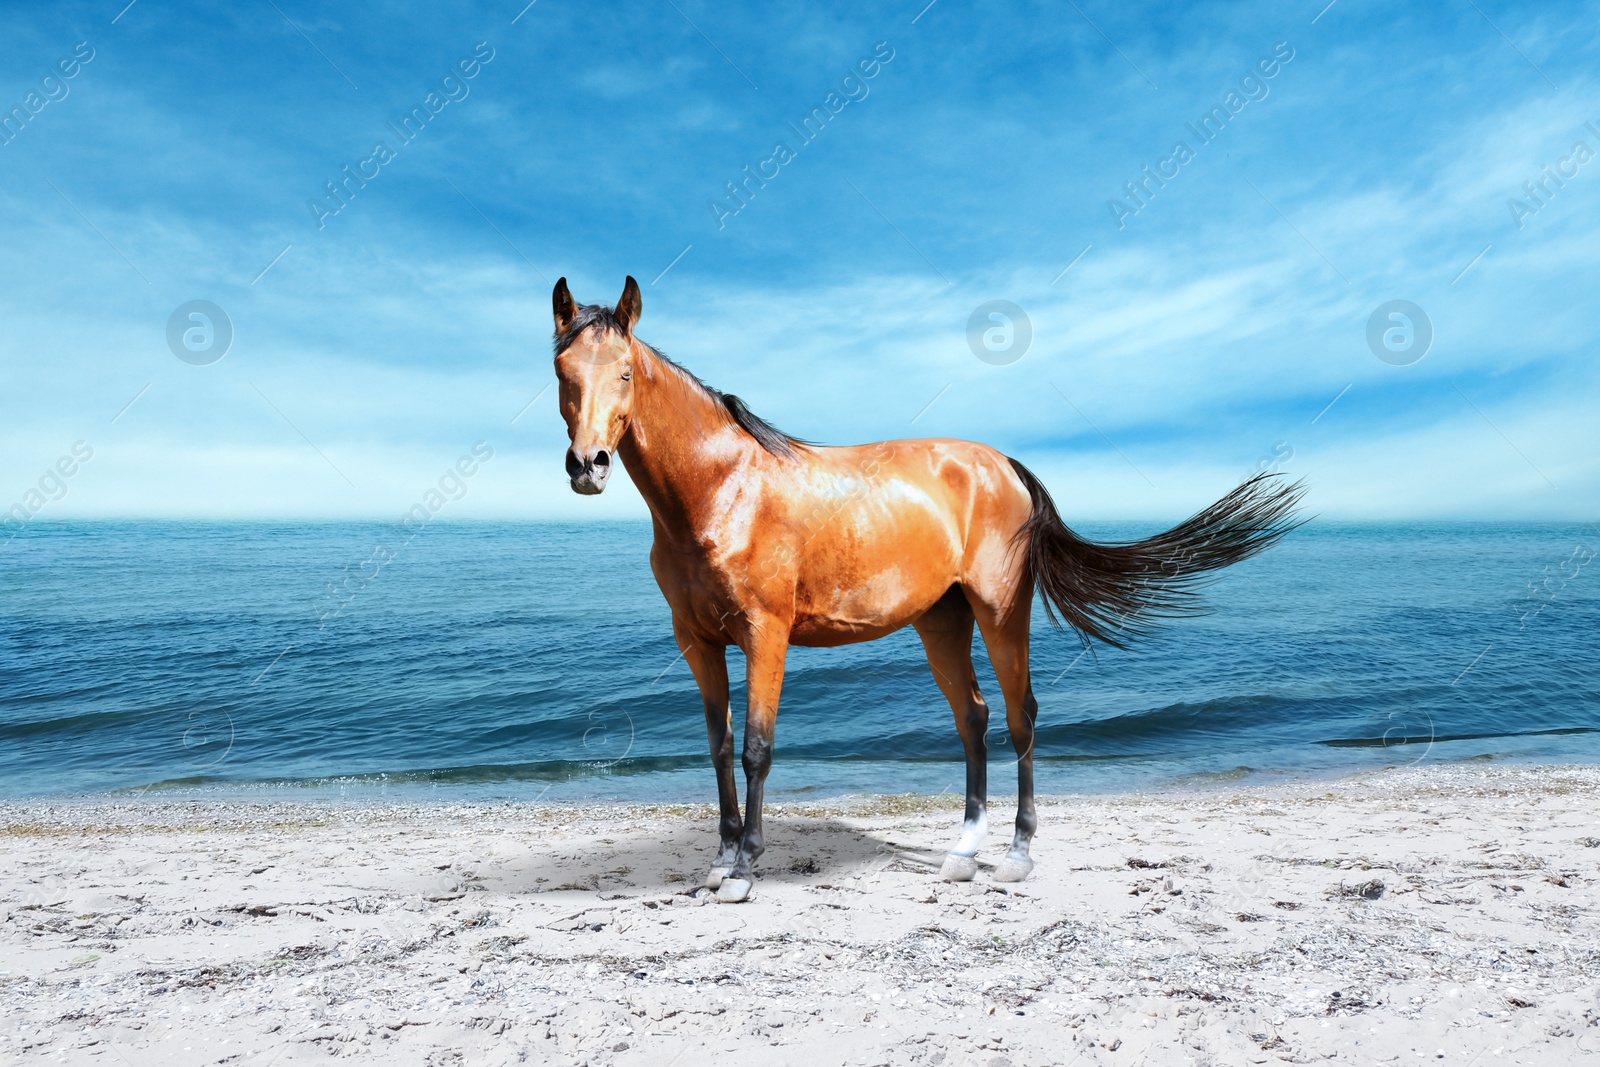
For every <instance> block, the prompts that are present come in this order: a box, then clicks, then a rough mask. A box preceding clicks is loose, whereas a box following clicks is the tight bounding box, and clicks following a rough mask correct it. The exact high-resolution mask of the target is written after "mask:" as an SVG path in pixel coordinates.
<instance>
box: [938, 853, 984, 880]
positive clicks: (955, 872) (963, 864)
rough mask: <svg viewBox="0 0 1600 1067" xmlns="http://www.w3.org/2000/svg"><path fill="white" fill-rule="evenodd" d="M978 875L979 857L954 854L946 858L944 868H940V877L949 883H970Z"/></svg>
mask: <svg viewBox="0 0 1600 1067" xmlns="http://www.w3.org/2000/svg"><path fill="white" fill-rule="evenodd" d="M977 874H978V860H977V857H975V856H958V855H956V854H955V853H954V852H952V853H950V854H949V855H948V856H946V857H945V858H944V866H943V867H940V868H939V877H940V878H943V879H944V880H945V881H947V882H970V881H972V879H973V878H974V877H976V876H977Z"/></svg>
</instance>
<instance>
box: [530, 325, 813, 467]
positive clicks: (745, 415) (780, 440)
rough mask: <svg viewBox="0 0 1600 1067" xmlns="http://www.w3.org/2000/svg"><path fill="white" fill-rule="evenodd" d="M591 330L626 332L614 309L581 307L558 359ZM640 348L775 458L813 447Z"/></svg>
mask: <svg viewBox="0 0 1600 1067" xmlns="http://www.w3.org/2000/svg"><path fill="white" fill-rule="evenodd" d="M591 326H597V327H599V328H600V330H601V331H602V332H606V331H609V332H613V333H619V334H620V333H622V332H623V330H622V327H621V325H620V324H619V323H618V322H617V317H616V312H615V311H614V310H613V309H611V308H608V307H605V306H604V305H602V304H579V305H578V307H577V309H576V312H575V313H574V314H573V316H572V321H571V322H570V323H568V324H567V328H566V329H565V330H560V331H558V332H557V333H556V355H558V356H559V355H560V354H561V353H563V352H565V351H566V350H567V349H568V348H569V347H571V345H572V343H573V342H574V341H576V340H577V339H578V337H579V336H580V335H581V334H582V333H583V331H584V330H587V329H588V328H589V327H591ZM635 340H637V338H635ZM639 344H640V345H642V346H643V347H644V348H645V349H647V350H648V351H649V352H650V354H651V355H653V356H655V357H656V358H657V359H659V360H660V361H661V362H662V363H665V364H666V365H667V366H669V367H671V368H672V369H673V370H675V371H677V372H678V373H679V374H681V375H682V376H683V379H684V381H685V382H686V383H687V384H690V385H692V386H693V387H694V388H696V389H698V390H700V392H701V393H703V394H705V395H706V396H707V397H709V398H710V399H711V400H714V401H715V402H716V403H717V404H718V405H719V406H720V407H721V408H722V410H723V411H724V412H726V413H727V415H728V417H729V418H730V419H732V420H733V422H734V424H735V425H737V426H738V427H739V429H741V430H743V431H744V432H745V433H747V434H749V435H750V436H751V437H754V438H755V439H756V443H757V444H759V445H760V446H761V447H762V448H764V449H766V450H767V451H768V452H770V453H772V454H773V455H774V456H782V457H784V458H786V459H792V458H794V456H795V455H796V453H797V452H798V451H799V450H800V449H803V448H810V447H812V443H811V442H810V441H802V440H801V439H800V438H798V437H791V436H789V435H788V434H786V433H784V432H783V431H782V430H780V429H778V428H777V427H776V426H774V425H772V423H770V422H768V421H767V420H766V419H763V418H762V417H761V416H760V415H757V414H756V413H755V412H753V411H751V410H750V409H749V408H747V407H745V404H744V401H743V400H740V399H739V398H738V397H736V396H734V395H733V394H732V393H724V392H723V391H722V390H720V389H714V388H712V387H711V386H709V385H707V384H706V383H705V382H703V381H701V380H700V379H699V378H697V377H695V374H694V372H693V371H691V370H689V368H687V367H685V366H684V365H683V364H681V363H678V362H676V361H674V360H672V359H669V358H667V356H666V355H664V354H663V353H662V352H661V351H660V350H659V349H656V348H652V347H651V346H650V345H647V344H645V343H644V342H643V341H640V342H639Z"/></svg>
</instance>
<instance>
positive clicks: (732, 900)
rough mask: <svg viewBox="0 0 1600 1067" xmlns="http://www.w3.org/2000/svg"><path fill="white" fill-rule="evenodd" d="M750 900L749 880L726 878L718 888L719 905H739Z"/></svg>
mask: <svg viewBox="0 0 1600 1067" xmlns="http://www.w3.org/2000/svg"><path fill="white" fill-rule="evenodd" d="M749 898H750V880H749V879H747V878H724V879H723V880H722V884H721V885H719V886H718V887H717V903H718V904H738V903H740V902H741V901H744V900H748V899H749Z"/></svg>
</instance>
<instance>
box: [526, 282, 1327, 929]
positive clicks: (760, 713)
mask: <svg viewBox="0 0 1600 1067" xmlns="http://www.w3.org/2000/svg"><path fill="white" fill-rule="evenodd" d="M552 296H553V303H554V310H555V370H556V377H557V379H558V381H559V383H560V397H559V402H560V407H561V416H562V418H563V419H565V420H566V424H567V436H568V437H569V438H570V439H571V441H572V447H571V448H569V449H568V450H567V455H566V468H567V474H568V476H569V477H570V478H571V481H572V488H573V490H574V491H575V492H578V493H584V494H593V493H599V492H601V491H602V490H603V489H605V486H606V481H607V480H608V479H609V477H610V475H611V470H612V466H613V463H614V461H615V460H616V459H621V460H622V462H623V464H624V465H625V466H626V467H627V469H628V475H629V477H631V478H632V479H633V482H634V484H635V485H636V486H638V488H639V492H640V494H641V495H642V496H643V497H644V499H645V503H646V504H648V505H649V508H650V516H651V519H652V520H653V522H654V526H655V544H654V545H653V546H652V548H651V550H650V569H651V570H652V571H653V572H654V573H655V576H656V582H657V583H658V584H659V585H660V586H661V592H662V593H663V594H664V595H665V596H666V599H667V604H668V605H669V606H670V607H671V609H672V631H673V635H674V636H675V637H676V639H677V643H678V647H679V648H680V649H682V651H683V656H684V659H685V660H686V661H687V662H688V664H689V668H690V669H691V670H692V671H693V672H694V678H695V682H696V683H697V684H698V685H699V687H700V695H701V698H702V700H703V701H704V703H705V715H706V732H707V734H708V735H709V738H710V742H711V760H712V763H713V764H714V765H715V767H716V773H717V796H718V799H719V801H720V802H721V808H722V818H721V825H720V829H721V838H722V841H721V848H720V850H719V851H718V852H717V856H716V859H715V860H714V861H713V862H712V867H711V873H710V875H709V877H708V879H707V885H709V886H711V887H712V888H713V889H715V890H716V893H717V899H718V900H721V901H741V900H744V899H745V898H746V897H748V896H749V894H750V886H751V881H752V878H753V873H752V865H753V864H754V863H755V860H756V858H757V857H758V856H760V855H761V852H762V847H763V846H762V838H761V804H762V792H763V788H764V785H765V782H766V778H767V771H768V769H769V768H770V766H771V764H772V738H773V727H774V724H775V721H776V719H777V714H778V693H779V690H780V689H781V688H782V686H783V665H784V657H785V656H786V655H787V653H788V648H789V646H790V645H822V646H833V645H842V644H848V643H851V642H855V641H871V640H873V639H875V638H879V637H883V636H884V635H886V634H891V633H893V632H895V631H896V630H898V629H900V628H901V627H903V626H906V625H908V624H909V625H911V626H913V627H915V628H916V631H917V635H918V636H919V637H921V638H922V643H923V646H924V647H925V648H926V650H927V654H928V664H929V666H930V667H931V668H932V669H933V677H934V681H935V682H936V683H938V686H939V689H940V690H941V691H942V692H943V693H944V697H945V699H946V700H948V701H949V702H950V707H951V709H952V710H954V712H955V719H956V730H957V732H958V733H959V734H960V735H961V742H962V744H963V745H964V746H965V748H966V757H967V804H966V816H965V822H964V824H963V828H962V831H961V836H960V839H959V840H958V841H957V842H956V844H955V846H954V847H953V848H952V849H951V850H950V853H949V856H948V857H947V858H946V860H945V863H944V868H943V871H942V873H943V876H944V877H945V878H947V879H952V880H960V881H965V880H968V879H971V878H972V877H973V876H974V875H975V874H976V873H977V869H978V864H977V860H976V858H975V857H976V855H977V851H978V847H979V845H980V844H981V843H982V841H983V838H984V835H985V833H986V832H987V829H988V819H987V817H986V815H985V805H986V801H987V792H988V788H987V781H986V775H985V770H986V767H985V760H986V752H985V747H984V734H985V733H986V732H987V730H988V725H989V707H988V705H987V704H985V703H984V699H983V695H982V694H981V693H980V692H979V691H978V684H977V678H976V676H975V675H974V673H973V667H972V631H973V625H974V624H976V625H977V628H978V631H979V632H980V633H982V635H983V643H984V645H985V647H986V648H987V649H988V652H989V658H990V660H991V661H992V662H993V664H994V673H995V677H996V679H997V680H998V681H999V683H1000V691H1001V693H1002V694H1003V695H1004V697H1005V704H1006V726H1007V727H1008V728H1009V730H1010V732H1011V741H1012V744H1013V745H1014V746H1015V750H1016V753H1017V820H1016V833H1015V835H1014V836H1013V837H1012V840H1011V848H1010V850H1009V851H1008V852H1007V853H1006V855H1005V858H1004V859H1003V860H1001V861H1000V863H999V864H998V865H997V866H996V868H995V871H994V877H995V878H996V879H997V880H1000V881H1019V880H1021V879H1022V878H1025V877H1027V875H1028V872H1029V871H1030V870H1032V869H1033V861H1032V860H1031V859H1030V858H1029V856H1028V848H1029V844H1030V842H1031V840H1032V838H1033V833H1034V827H1035V824H1036V822H1037V818H1036V815H1035V811H1034V801H1033V734H1034V719H1035V717H1036V716H1037V714H1038V704H1037V702H1036V701H1035V700H1034V697H1033V688H1032V685H1031V684H1030V682H1029V678H1028V625H1029V618H1030V611H1031V606H1032V602H1033V591H1034V588H1035V586H1037V587H1038V588H1039V590H1040V592H1041V593H1042V594H1043V597H1044V602H1045V609H1046V612H1047V614H1048V615H1049V617H1050V620H1051V622H1052V623H1055V624H1057V625H1059V622H1058V620H1057V618H1056V615H1057V613H1058V612H1059V613H1060V615H1061V616H1063V617H1064V618H1065V619H1066V621H1067V622H1068V623H1070V624H1071V625H1072V626H1073V627H1074V628H1075V629H1076V630H1077V632H1078V634H1079V636H1080V638H1081V639H1082V640H1083V641H1084V642H1085V643H1087V642H1088V641H1089V640H1090V639H1091V638H1092V639H1098V640H1102V641H1105V642H1107V643H1109V644H1112V645H1117V646H1121V644H1122V642H1123V639H1124V638H1126V637H1130V636H1137V635H1139V634H1140V633H1142V632H1143V630H1144V628H1145V625H1147V624H1148V622H1149V621H1150V620H1151V619H1154V618H1158V617H1162V616H1173V615H1181V614H1190V613H1193V610H1194V602H1193V600H1192V597H1193V593H1194V591H1195V580H1196V579H1197V578H1199V577H1201V576H1202V575H1204V574H1206V573H1207V572H1210V571H1213V570H1215V569H1217V568H1219V567H1224V566H1226V565H1228V564H1230V563H1233V562H1235V561H1237V560H1241V559H1244V558H1246V557H1248V556H1251V555H1253V554H1254V553H1256V552H1259V551H1261V550H1262V549H1264V548H1266V547H1267V546H1268V545H1270V544H1272V543H1273V542H1274V541H1276V540H1277V539H1278V538H1279V537H1281V536H1282V535H1283V534H1284V533H1285V532H1287V531H1288V530H1289V529H1291V528H1292V527H1293V526H1294V525H1296V523H1295V521H1294V520H1293V518H1292V514H1293V510H1294V507H1295V505H1296V503H1297V502H1298V499H1299V495H1300V488H1299V486H1298V485H1293V486H1285V485H1283V484H1281V482H1279V481H1278V480H1277V478H1278V476H1276V475H1261V476H1257V477H1255V478H1252V479H1250V480H1249V481H1247V482H1245V483H1244V484H1243V485H1241V486H1239V487H1238V488H1237V489H1235V490H1233V492H1231V493H1229V494H1228V495H1227V496H1225V497H1223V498H1222V499H1221V500H1220V501H1218V502H1217V503H1215V504H1213V505H1211V507H1209V508H1206V509H1205V510H1204V511H1202V512H1200V513H1199V514H1197V515H1195V516H1194V517H1193V518H1191V519H1189V520H1188V521H1186V522H1184V523H1182V524H1180V525H1179V526H1177V527H1175V528H1173V529H1172V530H1169V531H1168V532H1166V533H1162V534H1157V535H1155V536H1153V537H1150V538H1147V539H1145V540H1143V541H1136V542H1131V543H1123V544H1097V543H1094V542H1091V541H1086V540H1084V539H1082V538H1080V537H1078V536H1077V535H1075V534H1074V533H1073V532H1072V531H1071V530H1069V529H1067V527H1066V526H1065V525H1064V524H1063V523H1062V521H1061V519H1060V518H1059V517H1058V516H1057V515H1056V509H1055V505H1054V503H1053V502H1052V501H1051V499H1050V494H1049V493H1047V492H1046V491H1045V488H1044V486H1043V485H1041V484H1040V483H1039V480H1038V479H1037V478H1035V477H1034V476H1033V474H1032V473H1030V472H1029V471H1028V470H1027V468H1025V467H1023V466H1022V464H1020V463H1018V462H1017V461H1016V460H1014V459H1008V458H1006V457H1005V456H1003V455H1001V454H1000V453H999V452H996V451H995V450H994V449H992V448H989V447H988V446H986V445H980V444H973V443H970V442H967V441H952V440H916V441H887V442H882V443H879V444H873V445H854V446H849V447H843V448H823V447H819V446H815V445H811V444H808V443H806V442H802V441H798V440H796V439H794V438H792V437H789V436H787V435H786V434H783V433H781V432H780V431H778V430H777V429H775V428H773V427H772V426H771V425H769V424H768V423H766V422H764V421H762V420H761V419H759V418H757V417H756V416H755V415H753V414H751V413H750V411H749V410H748V409H747V408H746V407H745V406H744V404H743V403H741V402H740V401H739V399H738V398H737V397H734V396H728V395H725V394H723V393H719V392H718V391H717V390H715V389H712V388H709V387H708V386H706V385H704V384H702V383H701V382H700V380H699V379H697V378H695V377H694V376H693V375H692V374H690V373H689V372H688V371H686V370H684V369H683V368H682V367H680V366H678V365H677V364H675V363H673V362H672V361H670V360H668V359H667V358H666V357H665V356H663V355H662V354H661V353H659V352H657V351H655V350H654V349H652V348H651V347H650V346H649V345H647V344H645V343H644V342H642V341H640V340H639V339H638V338H637V337H635V336H634V326H635V324H636V323H637V322H638V321H639V312H640V309H641V299H640V295H639V286H638V283H636V282H635V281H634V280H633V279H632V278H631V277H630V278H629V279H628V280H627V284H626V286H625V287H624V288H623V291H622V299H620V300H619V301H618V302H617V306H616V307H615V308H614V309H613V308H607V307H601V306H597V305H588V304H585V305H580V304H577V303H575V302H574V301H573V298H572V293H571V292H570V291H569V290H568V289H567V280H566V279H565V278H562V279H561V280H560V281H558V282H557V283H556V286H555V291H554V293H553V294H552ZM729 645H737V646H738V647H739V648H740V649H741V650H742V651H743V652H744V656H745V678H746V686H747V691H748V707H747V709H746V711H745V730H744V774H745V788H746V799H745V810H744V817H743V818H742V819H741V818H740V814H739V797H738V791H737V787H736V785H735V782H734V775H733V720H732V716H731V713H730V711H729V702H728V666H727V647H728V646H729Z"/></svg>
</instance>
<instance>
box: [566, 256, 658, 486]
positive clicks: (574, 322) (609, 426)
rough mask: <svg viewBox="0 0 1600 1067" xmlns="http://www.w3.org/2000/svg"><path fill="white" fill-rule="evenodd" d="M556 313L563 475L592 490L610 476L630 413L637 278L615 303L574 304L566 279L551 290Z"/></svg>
mask: <svg viewBox="0 0 1600 1067" xmlns="http://www.w3.org/2000/svg"><path fill="white" fill-rule="evenodd" d="M551 302H552V304H553V305H554V310H555V319H556V380H557V381H558V382H559V383H560V385H561V395H560V404H561V417H562V418H563V419H566V420H567V437H568V438H569V439H570V440H571V441H572V447H571V448H569V449H567V476H568V477H569V478H571V479H572V491H573V492H575V493H583V494H585V495H591V496H592V495H593V494H595V493H598V492H600V491H601V490H603V489H604V488H605V487H606V479H607V478H609V477H610V476H611V464H612V460H613V459H614V458H615V457H616V454H617V442H618V441H620V440H622V435H623V434H625V433H627V432H628V420H629V419H630V418H631V417H632V415H633V370H634V367H633V363H634V353H633V324H634V323H636V322H638V321H639V311H640V309H641V303H642V302H641V298H640V296H639V283H638V282H636V281H634V280H633V278H632V276H631V275H630V276H629V278H628V281H627V284H626V285H624V286H623V289H622V298H621V299H620V300H618V301H617V306H616V308H614V309H613V308H607V307H601V306H599V305H597V304H579V303H577V302H576V301H575V300H573V299H572V292H571V290H569V289H568V288H567V280H566V279H565V278H562V279H561V280H560V281H558V282H556V288H555V292H554V293H552V294H551Z"/></svg>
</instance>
